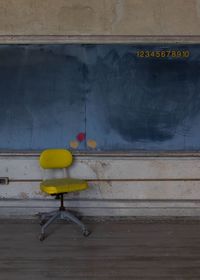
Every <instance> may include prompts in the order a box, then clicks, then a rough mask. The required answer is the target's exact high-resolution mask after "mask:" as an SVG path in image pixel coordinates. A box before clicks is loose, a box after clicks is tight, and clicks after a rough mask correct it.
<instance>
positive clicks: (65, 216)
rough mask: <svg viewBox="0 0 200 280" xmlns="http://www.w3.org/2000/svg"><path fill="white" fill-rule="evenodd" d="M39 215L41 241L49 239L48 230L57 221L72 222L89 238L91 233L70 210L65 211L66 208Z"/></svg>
mask: <svg viewBox="0 0 200 280" xmlns="http://www.w3.org/2000/svg"><path fill="white" fill-rule="evenodd" d="M38 215H39V216H40V225H41V234H40V236H39V240H40V241H43V240H44V239H45V238H46V237H47V235H46V233H45V230H46V228H47V227H48V226H49V225H50V224H52V223H53V222H54V221H56V220H65V221H69V220H70V221H72V222H74V223H75V224H77V225H78V226H79V227H80V228H81V230H82V234H83V235H84V236H88V235H89V234H90V231H89V230H88V229H87V227H86V226H85V225H84V224H83V223H82V222H81V221H80V220H79V219H78V218H76V217H75V216H74V215H73V214H72V213H70V212H69V211H68V210H65V208H64V207H60V209H59V210H57V211H53V212H49V213H39V214H38Z"/></svg>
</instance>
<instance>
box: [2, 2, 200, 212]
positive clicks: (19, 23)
mask: <svg viewBox="0 0 200 280" xmlns="http://www.w3.org/2000/svg"><path fill="white" fill-rule="evenodd" d="M127 41H130V42H137V41H142V42H159V41H167V42H168V41H183V42H188V41H192V42H200V0H43V1H41V0H0V43H16V42H20V43H35V42H37V43H38V42H57V43H59V42H127ZM37 161H38V155H37V154H36V155H28V154H27V155H26V154H21V155H20V154H18V155H14V154H13V155H12V154H10V155H6V154H0V176H2V177H4V176H6V177H7V176H8V177H9V178H10V180H11V181H10V184H9V185H0V198H1V201H0V216H6V215H7V216H10V215H11V216H16V215H19V214H20V215H21V214H22V215H30V214H34V213H36V212H37V211H39V210H43V211H44V208H45V209H46V210H48V209H49V210H50V209H52V208H53V207H55V206H56V205H55V204H57V203H56V202H55V201H54V200H52V199H49V198H47V197H45V196H44V195H43V194H41V192H40V190H39V181H40V180H41V177H42V174H41V171H40V169H39V168H38V162H37ZM199 171H200V159H199V155H198V154H195V155H192V154H190V155H182V154H179V155H178V154H176V155H175V156H174V155H170V156H166V155H159V156H157V155H152V156H150V157H149V156H145V155H144V156H142V157H138V156H135V155H129V156H128V157H127V156H125V155H123V154H121V155H118V156H111V155H110V156H107V155H103V156H101V157H99V156H93V157H91V156H89V155H85V156H77V157H76V164H75V165H74V167H73V169H72V170H71V171H70V174H71V176H78V177H79V176H80V177H83V178H86V179H89V181H90V185H91V189H90V190H89V191H87V192H83V193H80V194H74V195H71V196H69V197H68V203H69V206H70V207H73V208H75V209H78V210H79V211H81V212H82V213H83V214H84V215H117V216H125V215H139V216H141V215H151V216H152V215H153V216H154V215H175V216H180V215H200V208H199V201H200V183H199V182H200V175H199V174H200V172H199Z"/></svg>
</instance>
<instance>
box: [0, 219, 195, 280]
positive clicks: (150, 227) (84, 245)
mask: <svg viewBox="0 0 200 280" xmlns="http://www.w3.org/2000/svg"><path fill="white" fill-rule="evenodd" d="M89 227H90V228H91V230H92V231H93V233H92V234H91V235H90V236H89V237H88V238H85V237H83V236H82V235H81V233H80V232H79V230H78V228H76V226H74V225H71V224H54V225H53V226H52V227H51V228H50V229H49V233H50V234H49V236H48V238H47V239H46V240H45V241H44V242H40V241H39V240H38V238H37V237H38V233H39V230H40V227H39V225H37V224H36V223H30V222H29V223H27V222H25V221H24V222H20V223H18V222H17V221H15V222H14V221H11V220H10V221H9V220H8V221H7V222H4V223H1V224H0V279H1V280H12V279H13V280H14V279H15V280H18V279H20V280H23V279H26V280H27V279H28V280H32V279H34V280H46V279H76V280H79V279H87V280H90V279H94V280H95V279H104V280H105V279H115V280H117V279H123V280H124V279H126V280H128V279H148V280H149V279H150V280H151V279H170V280H171V279H176V280H177V279H178V280H179V279H183V280H184V279H190V280H191V279H192V280H193V279H194V280H195V279H200V221H196V222H193V223H190V222H183V223H181V222H179V223H174V222H172V223H170V222H164V223H163V222H152V223H145V222H144V223H141V222H137V221H134V222H133V221H132V222H131V221H127V222H123V223H122V222H116V221H112V222H110V223H108V222H106V223H91V224H89Z"/></svg>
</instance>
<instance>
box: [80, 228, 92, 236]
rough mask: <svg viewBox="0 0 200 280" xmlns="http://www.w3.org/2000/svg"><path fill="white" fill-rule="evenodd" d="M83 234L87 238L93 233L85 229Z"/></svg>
mask: <svg viewBox="0 0 200 280" xmlns="http://www.w3.org/2000/svg"><path fill="white" fill-rule="evenodd" d="M82 233H83V236H85V237H87V236H89V235H90V234H91V231H89V230H87V229H84V230H83V232H82Z"/></svg>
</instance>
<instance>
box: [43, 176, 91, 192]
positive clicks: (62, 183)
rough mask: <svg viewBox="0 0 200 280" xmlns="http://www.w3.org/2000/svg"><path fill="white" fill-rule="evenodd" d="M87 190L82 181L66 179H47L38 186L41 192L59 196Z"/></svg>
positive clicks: (85, 183)
mask: <svg viewBox="0 0 200 280" xmlns="http://www.w3.org/2000/svg"><path fill="white" fill-rule="evenodd" d="M87 188H88V184H87V182H86V181H84V180H79V179H73V178H66V179H48V180H44V181H42V183H41V184H40V189H41V191H43V192H45V193H48V194H59V193H68V192H76V191H82V190H85V189H87Z"/></svg>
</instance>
